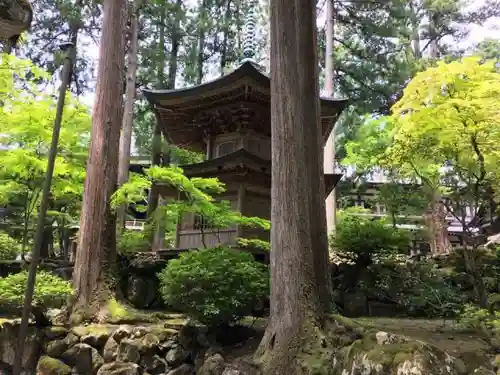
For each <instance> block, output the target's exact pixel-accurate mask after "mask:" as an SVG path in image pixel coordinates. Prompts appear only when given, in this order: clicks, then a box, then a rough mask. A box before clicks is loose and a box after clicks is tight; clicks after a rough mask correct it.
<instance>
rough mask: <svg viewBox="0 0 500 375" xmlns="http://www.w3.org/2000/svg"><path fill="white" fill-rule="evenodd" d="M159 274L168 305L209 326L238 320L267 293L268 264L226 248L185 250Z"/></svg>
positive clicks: (163, 294) (222, 324)
mask: <svg viewBox="0 0 500 375" xmlns="http://www.w3.org/2000/svg"><path fill="white" fill-rule="evenodd" d="M158 277H159V279H160V285H161V294H162V297H163V299H164V301H165V303H166V304H167V305H169V306H170V307H172V308H173V309H175V310H176V311H179V312H183V313H185V314H186V315H187V316H188V317H189V318H191V319H194V320H196V321H198V322H201V323H203V324H206V325H208V326H211V327H218V326H224V325H230V324H234V323H236V322H238V321H239V320H240V319H241V318H243V317H244V316H246V315H249V314H250V313H251V312H252V309H253V308H254V307H255V306H256V305H258V304H259V303H260V302H262V300H263V299H264V298H266V297H267V296H268V294H269V271H268V267H267V266H265V265H263V264H261V263H258V262H256V261H255V260H254V259H253V257H252V255H251V254H249V253H246V252H243V251H239V250H233V249H227V248H214V249H203V250H198V251H193V252H188V253H184V254H182V255H181V257H180V258H179V259H174V260H171V261H170V262H169V264H168V266H167V267H166V268H165V269H164V270H163V271H162V272H161V273H159V275H158Z"/></svg>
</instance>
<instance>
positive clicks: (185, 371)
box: [167, 363, 194, 375]
mask: <svg viewBox="0 0 500 375" xmlns="http://www.w3.org/2000/svg"><path fill="white" fill-rule="evenodd" d="M193 374H194V369H193V366H191V365H188V364H187V363H184V364H183V365H181V366H179V367H177V368H175V369H173V370H170V371H169V372H167V375H193Z"/></svg>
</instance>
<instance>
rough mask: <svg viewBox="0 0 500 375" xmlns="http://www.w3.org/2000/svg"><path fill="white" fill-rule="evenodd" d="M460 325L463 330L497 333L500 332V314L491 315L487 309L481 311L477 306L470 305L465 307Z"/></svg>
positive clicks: (496, 312) (497, 312)
mask: <svg viewBox="0 0 500 375" xmlns="http://www.w3.org/2000/svg"><path fill="white" fill-rule="evenodd" d="M458 323H459V325H460V326H462V327H463V328H470V329H474V330H479V331H483V332H485V333H489V334H491V333H492V331H495V332H497V331H498V330H500V312H499V311H495V312H494V313H491V312H490V311H488V310H487V309H480V308H478V307H477V306H474V305H471V304H468V305H466V306H465V307H464V309H463V311H462V314H461V315H460V319H459V321H458Z"/></svg>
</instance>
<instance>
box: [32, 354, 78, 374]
mask: <svg viewBox="0 0 500 375" xmlns="http://www.w3.org/2000/svg"><path fill="white" fill-rule="evenodd" d="M36 373H37V375H71V367H69V366H68V365H67V364H65V363H64V362H62V361H60V360H59V359H56V358H53V357H49V356H42V357H41V358H40V359H39V360H38V365H37V366H36Z"/></svg>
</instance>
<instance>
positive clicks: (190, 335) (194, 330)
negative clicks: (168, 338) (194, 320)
mask: <svg viewBox="0 0 500 375" xmlns="http://www.w3.org/2000/svg"><path fill="white" fill-rule="evenodd" d="M198 333H199V328H198V327H195V326H192V325H189V324H186V325H184V326H183V327H182V328H181V329H180V331H179V336H178V341H179V344H181V345H182V347H183V348H184V349H186V350H193V349H195V348H196V346H197V343H198Z"/></svg>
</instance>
